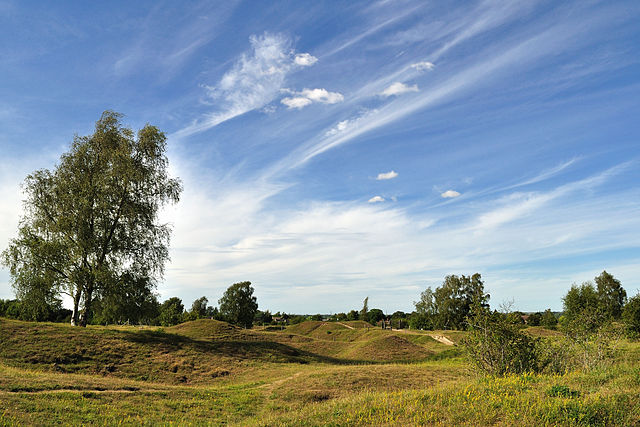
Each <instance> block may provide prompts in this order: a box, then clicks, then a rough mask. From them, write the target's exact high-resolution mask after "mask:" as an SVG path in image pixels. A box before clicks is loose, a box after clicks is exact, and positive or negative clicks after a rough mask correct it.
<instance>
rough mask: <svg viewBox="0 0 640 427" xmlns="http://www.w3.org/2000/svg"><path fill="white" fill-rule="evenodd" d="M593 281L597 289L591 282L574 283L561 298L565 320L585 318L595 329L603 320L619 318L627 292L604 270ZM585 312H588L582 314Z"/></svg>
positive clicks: (571, 320)
mask: <svg viewBox="0 0 640 427" xmlns="http://www.w3.org/2000/svg"><path fill="white" fill-rule="evenodd" d="M595 281H596V284H597V289H596V287H594V285H593V283H591V282H585V283H583V284H582V285H581V286H577V285H575V284H574V285H572V286H571V289H570V290H569V291H568V292H567V294H566V295H565V297H564V298H563V299H562V302H563V304H564V316H565V317H566V321H567V322H573V321H575V319H578V318H581V319H582V320H585V319H586V320H588V321H589V322H590V323H589V326H590V328H591V329H592V330H595V329H597V328H598V327H599V326H600V325H602V324H603V322H608V321H612V320H618V319H620V317H621V315H622V308H623V306H624V303H625V302H626V300H627V292H626V291H625V290H624V289H623V288H622V285H621V284H620V281H619V280H617V279H616V278H615V277H613V276H612V275H611V274H609V273H607V272H606V271H603V272H602V273H601V274H600V275H599V276H597V277H596V278H595ZM585 312H586V313H588V314H586V315H583V313H585Z"/></svg>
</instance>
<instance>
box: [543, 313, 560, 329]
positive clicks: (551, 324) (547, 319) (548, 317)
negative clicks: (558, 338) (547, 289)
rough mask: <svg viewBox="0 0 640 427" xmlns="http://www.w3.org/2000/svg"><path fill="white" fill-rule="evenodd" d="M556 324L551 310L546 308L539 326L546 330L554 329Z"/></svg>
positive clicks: (556, 320) (556, 321)
mask: <svg viewBox="0 0 640 427" xmlns="http://www.w3.org/2000/svg"><path fill="white" fill-rule="evenodd" d="M557 324H558V319H556V316H555V315H554V314H553V313H552V312H551V309H550V308H547V309H546V310H545V311H544V313H542V317H541V318H540V325H541V326H544V327H545V328H547V329H555V328H556V325H557Z"/></svg>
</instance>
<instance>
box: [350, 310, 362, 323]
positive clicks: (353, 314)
mask: <svg viewBox="0 0 640 427" xmlns="http://www.w3.org/2000/svg"><path fill="white" fill-rule="evenodd" d="M347 320H350V321H351V320H360V313H358V312H357V311H356V310H351V311H350V312H349V313H347Z"/></svg>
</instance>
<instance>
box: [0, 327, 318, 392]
mask: <svg viewBox="0 0 640 427" xmlns="http://www.w3.org/2000/svg"><path fill="white" fill-rule="evenodd" d="M191 323H192V325H188V324H187V325H184V326H182V328H178V329H173V328H169V329H170V330H171V332H172V333H167V332H165V331H163V330H162V329H137V328H134V327H130V328H128V329H123V328H108V327H103V326H91V327H87V328H77V327H71V326H69V325H61V324H54V323H31V322H21V321H15V320H7V319H0V342H1V343H2V346H0V363H3V364H6V365H8V366H13V367H19V368H27V369H37V370H44V371H50V372H61V373H80V374H89V375H102V376H114V377H121V378H130V379H137V380H143V381H156V382H166V383H174V384H179V383H186V384H188V383H193V382H199V383H202V382H211V381H213V380H214V379H216V378H219V377H223V376H228V375H230V374H232V373H233V372H234V371H237V370H241V369H242V367H243V365H244V364H245V362H247V361H252V362H272V363H309V362H312V361H323V360H325V359H324V358H322V357H318V356H315V355H313V354H310V353H308V352H305V351H303V350H300V349H298V348H295V347H293V346H291V345H288V344H286V343H281V342H276V341H273V340H269V337H268V335H267V334H265V336H264V337H263V338H262V339H258V338H259V337H258V336H257V335H256V334H255V333H253V334H246V335H245V334H244V332H245V331H243V330H241V329H237V328H234V327H232V326H231V325H228V324H225V323H224V322H215V321H204V322H203V321H198V322H191ZM182 329H184V332H187V333H190V334H193V335H194V336H191V337H190V336H186V335H181V334H179V333H177V332H178V331H181V330H182ZM236 329H237V330H236ZM212 334H213V335H212ZM235 334H237V335H235ZM196 335H202V336H205V337H204V338H195V336H196ZM210 335H211V336H212V337H215V338H216V339H211V337H209V336H210ZM207 337H208V338H207Z"/></svg>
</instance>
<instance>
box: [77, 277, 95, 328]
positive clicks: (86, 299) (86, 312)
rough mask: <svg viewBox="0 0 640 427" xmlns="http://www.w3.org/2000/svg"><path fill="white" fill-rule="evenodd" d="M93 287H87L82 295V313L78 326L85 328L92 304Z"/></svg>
mask: <svg viewBox="0 0 640 427" xmlns="http://www.w3.org/2000/svg"><path fill="white" fill-rule="evenodd" d="M92 294H93V285H89V287H88V288H87V291H86V292H85V295H84V310H83V311H82V317H81V318H80V326H82V327H83V328H86V327H87V323H89V318H90V317H91V303H92V302H93V295H92Z"/></svg>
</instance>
